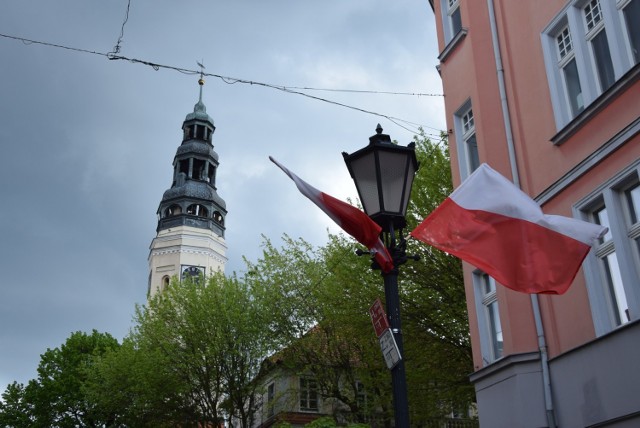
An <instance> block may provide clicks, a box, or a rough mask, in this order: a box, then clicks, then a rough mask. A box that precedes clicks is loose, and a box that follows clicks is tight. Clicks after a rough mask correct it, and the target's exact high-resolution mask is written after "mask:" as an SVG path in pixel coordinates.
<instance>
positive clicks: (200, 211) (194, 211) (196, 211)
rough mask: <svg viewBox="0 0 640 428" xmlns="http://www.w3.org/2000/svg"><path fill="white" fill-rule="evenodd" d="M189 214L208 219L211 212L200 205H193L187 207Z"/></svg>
mask: <svg viewBox="0 0 640 428" xmlns="http://www.w3.org/2000/svg"><path fill="white" fill-rule="evenodd" d="M187 214H189V215H195V216H198V217H208V216H209V211H208V210H207V209H206V208H205V207H204V206H202V205H200V204H192V205H189V207H187Z"/></svg>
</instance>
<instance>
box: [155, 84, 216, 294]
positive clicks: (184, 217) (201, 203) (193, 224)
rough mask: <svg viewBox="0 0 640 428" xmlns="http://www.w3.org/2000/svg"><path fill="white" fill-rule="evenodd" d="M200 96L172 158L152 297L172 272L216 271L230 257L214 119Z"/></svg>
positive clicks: (161, 212)
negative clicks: (226, 240) (219, 184)
mask: <svg viewBox="0 0 640 428" xmlns="http://www.w3.org/2000/svg"><path fill="white" fill-rule="evenodd" d="M198 83H199V85H200V98H199V100H198V102H197V103H196V105H195V106H194V108H193V112H192V113H189V114H188V115H187V117H186V118H185V120H184V122H183V123H182V135H183V137H182V143H181V144H180V146H179V147H178V150H177V152H176V155H175V157H174V159H173V181H172V183H171V187H170V188H169V189H168V190H167V191H165V192H164V195H163V196H162V200H161V201H160V205H159V207H158V211H157V214H158V227H157V229H156V231H157V235H156V237H155V238H154V239H153V241H152V242H151V246H150V251H149V288H148V292H147V296H148V297H151V296H153V295H154V294H155V293H157V292H158V291H161V290H163V289H164V288H165V287H166V286H168V285H169V282H170V280H171V278H172V277H173V276H177V277H178V278H183V277H184V276H185V275H191V276H193V275H200V274H202V275H211V274H212V273H214V272H216V271H223V272H224V266H225V264H226V262H227V258H226V252H227V246H226V243H225V239H224V231H225V218H226V215H227V210H226V204H225V202H224V200H223V199H222V198H221V197H220V196H218V193H217V188H216V172H217V170H218V165H219V162H218V154H217V153H216V152H215V151H214V150H213V133H214V132H215V129H216V128H215V126H214V124H213V119H212V118H211V117H210V116H209V115H208V114H207V109H206V107H205V105H204V103H203V102H202V86H203V85H204V80H203V79H202V78H200V80H199V81H198Z"/></svg>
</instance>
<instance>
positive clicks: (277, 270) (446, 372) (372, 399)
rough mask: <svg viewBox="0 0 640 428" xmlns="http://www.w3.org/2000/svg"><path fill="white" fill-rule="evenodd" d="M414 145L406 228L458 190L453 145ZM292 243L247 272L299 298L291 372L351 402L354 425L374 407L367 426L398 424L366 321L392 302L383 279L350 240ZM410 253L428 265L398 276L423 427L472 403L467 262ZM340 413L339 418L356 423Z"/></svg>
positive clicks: (427, 251) (268, 252) (415, 246)
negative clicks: (375, 308)
mask: <svg viewBox="0 0 640 428" xmlns="http://www.w3.org/2000/svg"><path fill="white" fill-rule="evenodd" d="M415 143H416V155H417V157H418V159H419V160H420V162H421V164H422V167H421V168H420V170H419V171H418V173H417V176H416V179H415V182H414V186H413V192H412V198H411V204H410V207H409V209H408V215H407V219H408V227H407V230H412V229H413V228H414V227H415V226H416V225H417V223H418V222H419V221H421V220H422V219H424V218H425V217H426V216H427V215H428V214H429V213H430V212H431V211H432V210H433V209H434V208H435V207H437V206H438V204H439V203H440V202H442V200H444V198H446V197H447V196H448V195H449V194H450V193H451V191H452V183H451V173H450V167H449V157H448V152H447V149H446V145H445V144H442V146H441V143H442V142H432V141H431V140H429V139H427V138H426V137H425V136H424V135H421V136H420V137H418V138H416V139H415ZM284 242H285V245H284V247H283V248H282V249H275V248H274V247H273V246H272V245H271V244H270V243H269V242H268V241H267V243H266V246H265V252H264V257H263V259H261V260H259V261H258V262H256V263H254V264H249V272H251V273H252V278H249V279H248V280H253V281H255V282H256V283H257V285H256V288H258V287H259V285H260V284H262V285H263V286H265V287H266V290H265V291H264V292H265V293H268V292H272V293H279V294H281V295H285V296H287V297H293V298H292V299H288V300H287V302H286V303H285V305H286V307H287V311H289V312H290V313H294V314H297V315H300V316H299V317H296V318H297V320H298V321H300V320H303V321H304V322H298V324H295V328H292V327H291V326H289V327H290V328H291V329H290V330H289V331H290V333H291V334H289V336H288V340H289V342H290V344H289V346H288V347H287V349H286V352H285V355H286V360H287V361H288V362H289V364H290V366H291V369H292V370H296V371H298V372H300V373H302V372H306V373H312V374H313V375H314V377H316V380H317V382H318V387H319V389H320V392H321V394H322V396H323V397H324V398H333V399H339V400H340V401H341V402H343V403H344V404H346V405H347V406H348V408H349V410H350V411H349V412H348V413H349V414H350V415H351V416H352V417H353V416H356V417H355V418H353V419H352V420H353V421H359V419H358V418H357V415H359V414H360V415H362V411H363V408H362V407H363V403H366V406H365V413H367V417H368V420H369V421H372V418H374V419H375V418H378V422H377V424H385V425H388V424H390V421H391V420H392V419H393V415H392V411H393V410H392V408H390V406H389V403H390V402H391V385H390V375H389V373H388V370H387V369H386V367H385V365H384V362H383V359H382V356H381V354H380V348H379V345H378V343H377V339H376V338H375V335H374V333H373V330H372V327H371V321H370V319H369V315H368V308H369V307H370V306H371V304H372V303H373V302H374V300H375V299H376V298H381V300H383V301H384V290H383V281H382V279H381V278H380V275H379V273H378V272H374V271H372V270H371V269H370V268H369V264H370V261H369V260H367V258H364V257H355V255H354V250H355V249H356V248H358V245H357V244H356V243H355V242H354V241H353V240H352V239H350V238H346V237H344V235H342V234H340V235H337V236H335V235H330V236H329V243H328V244H327V245H326V246H325V247H323V248H320V249H315V248H312V247H311V246H310V245H309V244H307V243H305V242H304V241H303V240H302V239H299V240H292V239H290V238H289V237H287V236H285V239H284ZM408 253H409V254H417V255H419V256H420V258H421V260H420V261H418V262H413V261H412V262H409V263H407V264H405V265H404V266H403V267H402V268H401V271H400V277H399V285H400V287H399V288H400V301H401V306H402V323H403V335H404V340H405V343H404V348H405V352H404V355H403V357H404V359H405V364H406V372H407V383H408V392H409V401H410V405H411V408H410V411H411V414H412V419H413V420H414V421H416V422H417V423H419V421H425V420H428V419H430V418H434V417H439V416H442V415H445V414H447V413H449V412H450V411H451V410H452V409H453V408H454V407H457V406H460V405H462V406H468V405H469V404H470V403H471V402H472V401H473V400H474V396H473V388H472V386H471V384H470V383H469V381H468V379H467V375H468V373H470V372H471V371H472V360H471V348H470V343H469V333H468V321H467V311H466V300H465V296H464V283H463V279H462V266H461V263H460V261H459V260H458V259H457V258H455V257H451V256H449V255H447V254H445V253H442V252H440V251H438V250H435V249H433V248H430V247H427V246H425V245H424V244H421V243H418V242H411V241H410V242H409V244H408ZM278 319H279V320H280V321H281V322H285V323H286V322H287V321H288V320H287V318H286V317H278ZM311 326H315V327H314V328H313V329H312V330H311V331H309V332H308V333H307V334H302V330H303V328H304V329H306V330H308V329H309V328H310V327H311ZM286 329H287V327H284V328H281V330H282V331H286ZM306 330H305V331H306ZM296 334H297V335H298V336H297V337H298V338H299V339H298V340H296V339H295V335H296ZM362 386H364V387H365V394H364V395H365V396H366V400H364V402H363V400H362V395H363V394H362V391H360V396H359V395H358V388H362ZM373 409H375V410H376V411H375V412H373ZM338 413H340V412H339V411H338V410H337V413H336V414H335V415H334V416H335V417H336V418H345V417H348V416H347V415H345V414H338Z"/></svg>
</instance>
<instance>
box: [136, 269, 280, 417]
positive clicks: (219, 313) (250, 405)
mask: <svg viewBox="0 0 640 428" xmlns="http://www.w3.org/2000/svg"><path fill="white" fill-rule="evenodd" d="M204 281H205V280H204V279H203V278H197V279H195V280H185V281H181V282H179V281H173V282H172V284H171V285H170V287H169V289H168V290H166V291H165V292H163V293H162V294H159V295H156V296H155V297H154V298H152V299H151V300H150V301H149V303H148V307H146V308H139V310H138V312H137V315H136V321H137V327H136V330H135V331H134V333H133V334H132V336H131V340H132V341H133V343H135V346H136V347H137V348H138V349H139V350H140V351H142V352H143V353H145V354H151V355H156V359H155V364H154V365H153V366H152V365H150V366H149V367H154V366H155V367H156V370H158V369H159V370H161V371H163V372H166V373H167V375H168V376H169V379H170V380H171V381H172V384H173V387H172V388H170V389H162V388H161V385H155V387H154V386H153V385H152V386H150V387H151V388H152V389H153V391H154V393H155V394H157V396H158V397H159V398H161V400H162V401H164V402H168V403H171V406H170V407H171V408H172V409H173V414H174V415H175V416H178V415H179V416H180V417H179V418H178V419H177V421H180V423H185V422H188V423H201V424H206V423H211V424H217V423H218V422H220V421H221V420H222V419H223V417H228V416H230V415H233V416H234V417H237V418H238V419H239V420H240V421H241V423H242V424H243V426H248V424H249V422H250V420H251V417H252V415H253V411H254V410H255V406H256V402H255V397H256V394H255V392H256V388H257V387H258V385H257V384H256V382H255V379H256V377H257V375H258V372H259V370H260V364H261V363H262V361H263V359H264V357H265V356H266V355H267V354H268V352H269V350H271V349H273V343H274V342H275V339H274V334H273V332H271V330H269V329H265V328H264V326H265V325H268V323H269V321H270V319H271V317H272V311H271V308H270V307H269V305H266V304H264V303H263V301H261V300H260V299H259V298H257V297H256V296H254V295H252V294H251V292H250V289H249V288H248V286H247V284H246V283H244V282H242V281H239V280H238V279H237V278H234V277H230V278H226V277H224V276H223V275H222V274H217V275H214V276H212V277H210V278H208V279H207V280H206V284H203V282H204ZM167 416H170V415H167Z"/></svg>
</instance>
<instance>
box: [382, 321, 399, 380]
mask: <svg viewBox="0 0 640 428" xmlns="http://www.w3.org/2000/svg"><path fill="white" fill-rule="evenodd" d="M379 340H380V349H382V356H383V357H384V362H385V363H386V364H387V368H388V369H389V370H391V369H392V368H394V367H395V365H396V364H398V363H399V362H400V360H401V358H402V357H400V350H399V349H398V344H397V343H396V339H395V338H394V337H393V333H392V332H391V329H390V328H388V329H386V330H385V331H384V332H383V333H382V336H380V337H379Z"/></svg>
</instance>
